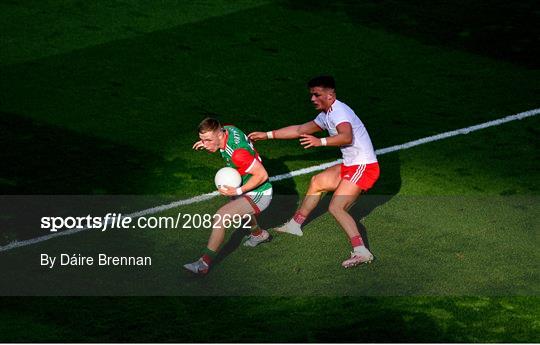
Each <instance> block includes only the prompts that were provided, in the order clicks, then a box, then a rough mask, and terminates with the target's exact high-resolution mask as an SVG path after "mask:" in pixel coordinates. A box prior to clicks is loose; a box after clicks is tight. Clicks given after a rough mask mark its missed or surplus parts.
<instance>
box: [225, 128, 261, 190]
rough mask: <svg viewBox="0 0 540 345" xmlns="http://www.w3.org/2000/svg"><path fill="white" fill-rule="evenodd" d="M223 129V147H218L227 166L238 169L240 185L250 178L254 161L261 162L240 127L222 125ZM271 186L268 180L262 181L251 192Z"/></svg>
mask: <svg viewBox="0 0 540 345" xmlns="http://www.w3.org/2000/svg"><path fill="white" fill-rule="evenodd" d="M223 128H224V129H225V142H226V146H225V149H224V150H222V149H220V150H219V151H220V152H221V156H222V157H223V160H224V161H225V163H226V164H227V166H228V167H231V168H234V169H236V170H238V172H239V173H240V175H241V176H242V185H244V184H246V182H247V181H248V180H249V179H250V178H251V176H252V175H251V174H250V171H251V169H253V166H254V165H255V161H259V162H262V160H261V157H259V154H258V153H257V150H255V148H254V147H253V143H252V142H251V140H249V138H248V137H247V135H245V134H244V132H242V131H241V130H240V129H238V128H236V127H234V126H223ZM270 188H272V185H271V184H270V182H269V181H266V182H264V183H263V184H261V185H260V186H259V187H257V188H255V189H254V190H251V191H249V193H252V192H263V191H265V190H268V189H270Z"/></svg>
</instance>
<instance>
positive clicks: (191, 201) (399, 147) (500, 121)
mask: <svg viewBox="0 0 540 345" xmlns="http://www.w3.org/2000/svg"><path fill="white" fill-rule="evenodd" d="M538 114H540V108H536V109H532V110H528V111H524V112H522V113H518V114H515V115H509V116H506V117H503V118H500V119H497V120H493V121H488V122H484V123H481V124H478V125H474V126H470V127H466V128H461V129H456V130H454V131H450V132H444V133H440V134H436V135H432V136H430V137H425V138H421V139H418V140H413V141H409V142H406V143H404V144H401V145H395V146H390V147H386V148H384V149H380V150H376V151H375V153H376V154H377V155H379V156H380V155H384V154H386V153H390V152H395V151H400V150H406V149H409V148H411V147H414V146H418V145H423V144H427V143H430V142H432V141H438V140H442V139H446V138H450V137H454V136H456V135H460V134H469V133H471V132H474V131H478V130H480V129H484V128H488V127H493V126H499V125H502V124H504V123H506V122H510V121H515V120H522V119H524V118H527V117H531V116H535V115H538ZM341 162H342V159H338V160H335V161H333V162H329V163H323V164H319V165H315V166H312V167H308V168H304V169H298V170H294V171H291V172H288V173H286V174H281V175H276V176H272V177H270V181H281V180H285V179H289V178H292V177H294V176H300V175H305V174H309V173H312V172H315V171H319V170H324V169H326V168H329V167H331V166H334V165H336V164H340V163H341ZM218 195H219V193H218V192H217V191H214V192H212V193H206V194H201V195H198V196H195V197H193V198H189V199H183V200H178V201H175V202H172V203H170V204H166V205H160V206H156V207H152V208H149V209H146V210H142V211H139V212H135V213H130V214H127V215H126V217H131V218H137V217H142V216H146V215H149V214H156V213H160V212H163V211H167V210H170V209H172V208H176V207H179V206H184V205H190V204H194V203H197V202H201V201H205V200H210V199H212V198H214V197H216V196H218ZM84 230H89V229H88V228H83V229H70V230H66V231H61V232H55V233H52V234H49V235H44V236H40V237H36V238H32V239H29V240H24V241H14V242H11V243H9V244H7V245H5V246H3V247H0V253H1V252H5V251H8V250H11V249H15V248H19V247H24V246H29V245H32V244H36V243H39V242H43V241H47V240H50V239H52V238H55V237H59V236H67V235H72V234H75V233H78V232H81V231H84Z"/></svg>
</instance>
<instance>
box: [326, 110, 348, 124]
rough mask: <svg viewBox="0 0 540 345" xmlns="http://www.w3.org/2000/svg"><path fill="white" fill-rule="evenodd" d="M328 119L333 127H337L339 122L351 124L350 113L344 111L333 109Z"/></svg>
mask: <svg viewBox="0 0 540 345" xmlns="http://www.w3.org/2000/svg"><path fill="white" fill-rule="evenodd" d="M330 121H331V122H332V125H334V127H337V126H338V125H339V124H340V123H343V122H348V123H350V124H351V125H352V123H353V122H352V119H351V118H350V115H349V114H347V113H346V112H344V111H334V112H332V116H331V117H330Z"/></svg>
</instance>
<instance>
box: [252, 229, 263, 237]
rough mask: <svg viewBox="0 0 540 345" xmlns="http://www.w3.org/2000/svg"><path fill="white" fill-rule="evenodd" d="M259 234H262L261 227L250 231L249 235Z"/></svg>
mask: <svg viewBox="0 0 540 345" xmlns="http://www.w3.org/2000/svg"><path fill="white" fill-rule="evenodd" d="M260 234H262V230H261V229H257V230H255V231H252V232H251V236H259V235H260Z"/></svg>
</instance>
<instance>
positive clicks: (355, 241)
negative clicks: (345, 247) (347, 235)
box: [351, 235, 364, 248]
mask: <svg viewBox="0 0 540 345" xmlns="http://www.w3.org/2000/svg"><path fill="white" fill-rule="evenodd" d="M351 245H352V247H353V248H356V247H360V246H363V245H364V241H362V237H360V235H358V236H354V237H352V238H351Z"/></svg>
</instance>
